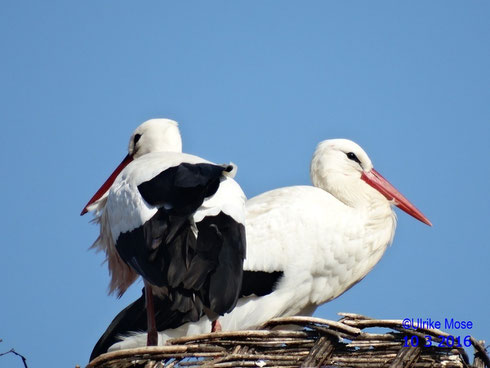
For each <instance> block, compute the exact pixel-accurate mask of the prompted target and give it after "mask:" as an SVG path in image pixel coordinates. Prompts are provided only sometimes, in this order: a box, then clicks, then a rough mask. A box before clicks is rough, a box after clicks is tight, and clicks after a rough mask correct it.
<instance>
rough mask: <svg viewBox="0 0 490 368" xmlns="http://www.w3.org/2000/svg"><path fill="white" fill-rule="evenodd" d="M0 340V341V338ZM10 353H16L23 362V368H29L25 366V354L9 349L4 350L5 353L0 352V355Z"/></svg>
mask: <svg viewBox="0 0 490 368" xmlns="http://www.w3.org/2000/svg"><path fill="white" fill-rule="evenodd" d="M0 341H1V340H0ZM10 353H12V354H15V355H17V356H18V357H20V358H21V359H22V363H24V367H25V368H29V367H28V366H27V359H26V357H25V356H23V355H22V354H19V353H18V352H16V351H15V349H10V350H9V351H6V352H5V353H1V354H0V356H4V355H7V354H10Z"/></svg>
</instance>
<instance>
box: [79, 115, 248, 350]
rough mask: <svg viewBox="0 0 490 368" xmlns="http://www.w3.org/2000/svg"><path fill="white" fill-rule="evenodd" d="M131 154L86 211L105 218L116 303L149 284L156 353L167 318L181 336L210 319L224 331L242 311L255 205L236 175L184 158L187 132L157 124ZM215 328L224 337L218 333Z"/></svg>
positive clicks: (142, 131) (135, 139)
mask: <svg viewBox="0 0 490 368" xmlns="http://www.w3.org/2000/svg"><path fill="white" fill-rule="evenodd" d="M128 151H129V153H128V155H127V156H126V158H125V159H124V160H123V161H122V163H121V164H120V165H119V166H118V167H117V169H116V170H115V171H114V172H113V173H112V175H111V176H110V177H109V179H108V180H107V181H106V182H105V183H104V184H103V185H102V187H101V188H100V189H99V190H98V191H97V193H96V194H95V195H94V196H93V197H92V199H90V201H89V202H88V203H87V205H86V206H85V207H84V209H83V211H82V213H81V214H82V215H83V214H84V213H86V212H87V211H95V213H96V218H95V220H96V222H98V223H99V224H100V236H99V237H98V239H97V240H96V242H95V243H94V245H93V247H94V248H96V249H98V250H103V251H105V253H106V259H107V262H108V267H109V273H110V275H111V282H110V287H109V289H110V293H114V292H116V293H117V294H118V296H121V295H122V294H123V293H124V292H125V291H126V290H127V288H128V287H129V286H130V285H131V284H132V283H133V282H134V281H135V280H136V279H137V277H138V275H140V276H142V277H143V279H144V283H145V289H144V290H145V299H146V300H145V304H146V305H147V306H148V308H147V313H148V316H147V320H146V319H145V323H147V324H148V339H147V340H148V341H147V343H148V345H155V344H156V343H157V330H156V326H155V314H154V313H155V312H154V310H153V309H154V308H153V294H155V295H156V296H157V297H158V307H159V308H158V310H157V317H158V318H159V320H161V319H164V320H165V323H166V325H168V326H171V327H178V326H180V325H181V324H183V323H185V322H188V321H197V320H199V318H201V317H202V316H203V315H204V313H206V315H207V316H208V317H209V320H211V321H213V323H215V321H216V318H217V316H218V315H223V314H225V313H227V312H230V311H231V310H232V309H233V308H234V307H235V305H236V303H237V299H238V297H239V292H240V288H241V284H242V274H243V260H244V258H245V228H244V218H245V212H244V211H245V208H244V206H245V200H246V198H245V195H244V194H243V191H242V190H241V188H240V186H239V185H238V184H237V183H236V182H235V181H234V180H233V179H232V178H233V176H234V172H235V171H236V170H235V168H234V166H233V165H215V164H213V163H211V162H208V161H205V160H203V159H202V158H199V157H196V156H192V155H188V154H184V153H182V152H181V151H182V142H181V138H180V133H179V129H178V126H177V123H176V122H174V121H172V120H167V119H153V120H149V121H146V122H145V123H143V124H141V125H140V126H139V127H138V128H137V129H136V130H135V131H134V132H133V134H132V135H131V138H130V140H129V150H128ZM213 328H216V327H215V325H214V324H213Z"/></svg>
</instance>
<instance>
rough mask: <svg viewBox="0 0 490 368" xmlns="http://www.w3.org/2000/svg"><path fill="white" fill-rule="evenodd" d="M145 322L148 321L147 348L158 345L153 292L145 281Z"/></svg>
mask: <svg viewBox="0 0 490 368" xmlns="http://www.w3.org/2000/svg"><path fill="white" fill-rule="evenodd" d="M145 300H146V320H147V321H148V335H147V339H146V345H147V346H155V345H158V332H157V323H156V321H155V306H154V304H153V292H152V291H151V285H150V284H149V283H148V282H147V281H145Z"/></svg>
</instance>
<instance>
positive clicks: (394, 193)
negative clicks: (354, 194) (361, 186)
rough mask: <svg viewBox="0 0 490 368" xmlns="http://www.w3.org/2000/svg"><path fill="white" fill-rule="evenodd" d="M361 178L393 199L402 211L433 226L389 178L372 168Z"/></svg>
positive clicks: (389, 198)
mask: <svg viewBox="0 0 490 368" xmlns="http://www.w3.org/2000/svg"><path fill="white" fill-rule="evenodd" d="M361 179H362V180H364V181H365V182H366V183H368V184H369V185H370V186H372V187H373V188H374V189H376V190H377V191H378V192H380V193H381V194H382V195H384V196H385V197H386V199H388V200H389V201H391V200H393V201H394V204H395V206H397V207H398V208H399V209H401V210H402V211H405V212H406V213H408V214H409V215H410V216H413V217H415V218H416V219H417V220H419V221H421V222H423V223H424V224H427V225H429V226H432V223H431V222H430V221H429V219H428V218H427V217H425V216H424V214H423V213H422V212H420V211H419V210H418V209H417V208H416V207H415V206H414V205H413V204H411V203H410V201H409V200H408V199H406V198H405V197H404V196H403V194H401V193H400V192H399V191H398V190H397V189H396V188H395V187H394V186H393V185H391V184H390V183H389V182H388V180H386V179H385V178H383V177H382V176H381V174H380V173H378V172H377V171H376V170H374V169H371V171H370V172H363V173H362V175H361Z"/></svg>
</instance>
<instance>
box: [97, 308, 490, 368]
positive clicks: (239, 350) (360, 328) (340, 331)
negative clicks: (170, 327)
mask: <svg viewBox="0 0 490 368" xmlns="http://www.w3.org/2000/svg"><path fill="white" fill-rule="evenodd" d="M339 314H340V315H341V316H342V318H341V319H340V320H339V321H329V320H325V319H320V318H314V317H286V318H277V319H273V320H270V321H268V322H267V323H265V324H264V325H262V326H261V327H260V328H259V329H258V330H253V331H234V332H215V333H208V334H204V335H196V336H186V337H182V338H178V339H172V340H169V341H168V342H167V345H165V346H151V347H144V348H138V349H129V350H120V351H115V352H111V353H106V354H103V355H101V356H99V357H97V358H96V359H94V360H93V361H92V362H90V363H89V365H88V367H89V368H130V367H131V368H163V367H165V368H171V367H189V368H195V367H222V368H225V367H259V368H261V367H276V368H279V367H284V368H286V367H325V368H327V367H328V368H336V367H339V368H340V367H349V368H357V367H362V368H369V367H387V368H388V367H396V368H398V367H407V368H408V367H413V368H425V367H427V368H428V367H431V368H435V367H444V368H460V367H461V368H484V367H487V368H490V358H489V356H488V354H487V352H486V350H485V347H484V343H483V342H479V341H477V340H476V339H474V338H473V337H471V338H470V341H471V344H472V345H473V347H474V350H475V356H474V359H473V364H470V362H469V358H468V356H467V354H466V352H465V350H464V348H463V347H459V348H458V347H452V348H450V347H439V346H438V345H439V343H440V342H441V341H442V339H443V338H446V337H448V336H449V334H448V333H446V332H443V331H439V330H433V329H424V328H418V329H405V328H403V326H402V321H401V320H378V319H373V318H369V317H365V316H362V315H358V314H351V313H339ZM373 327H381V328H384V329H388V331H387V332H386V333H371V332H366V331H365V330H366V329H369V328H373ZM412 336H417V338H418V346H415V347H414V346H406V340H405V337H408V341H410V339H411V338H412ZM426 336H430V337H431V339H432V341H431V343H432V344H431V346H429V347H424V345H425V342H426V340H425V339H426ZM462 343H463V342H461V344H462ZM455 345H456V344H455Z"/></svg>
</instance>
